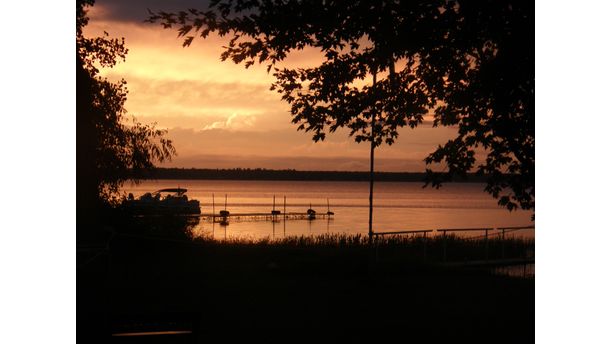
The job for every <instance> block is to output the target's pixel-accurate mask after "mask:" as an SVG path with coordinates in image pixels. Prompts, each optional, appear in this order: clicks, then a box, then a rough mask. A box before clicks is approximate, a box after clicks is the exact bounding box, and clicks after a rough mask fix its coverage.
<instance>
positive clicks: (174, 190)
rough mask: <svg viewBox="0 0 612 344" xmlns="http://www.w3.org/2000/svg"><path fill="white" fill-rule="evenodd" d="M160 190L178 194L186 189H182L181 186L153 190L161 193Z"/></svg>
mask: <svg viewBox="0 0 612 344" xmlns="http://www.w3.org/2000/svg"><path fill="white" fill-rule="evenodd" d="M162 192H171V193H177V194H179V195H182V194H184V193H185V192H187V189H182V188H175V189H172V188H171V189H161V190H157V191H155V193H156V194H157V193H162Z"/></svg>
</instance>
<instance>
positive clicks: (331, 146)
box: [85, 0, 456, 172]
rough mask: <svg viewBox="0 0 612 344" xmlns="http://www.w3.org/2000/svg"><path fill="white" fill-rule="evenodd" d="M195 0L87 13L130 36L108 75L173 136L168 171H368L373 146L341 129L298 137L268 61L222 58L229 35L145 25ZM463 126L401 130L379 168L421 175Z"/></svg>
mask: <svg viewBox="0 0 612 344" xmlns="http://www.w3.org/2000/svg"><path fill="white" fill-rule="evenodd" d="M205 7H206V2H204V1H195V0H179V1H171V2H170V1H160V0H149V1H146V0H137V1H121V0H98V1H96V3H95V5H94V7H92V8H90V9H89V17H90V21H89V25H88V26H87V27H86V28H85V35H86V36H88V37H93V36H100V35H102V33H103V32H104V31H106V32H108V34H109V35H110V37H117V38H119V37H124V38H125V45H126V47H127V48H128V50H129V52H128V55H127V58H126V61H125V62H121V63H119V64H118V65H116V66H115V67H114V68H112V69H102V71H101V74H102V75H103V76H105V77H108V78H109V79H110V80H120V79H121V78H123V79H125V80H126V81H127V87H128V90H129V94H128V100H127V102H126V109H127V110H128V114H129V115H133V116H134V117H136V119H137V120H138V121H139V122H141V123H157V126H158V127H160V128H164V129H167V130H168V134H167V136H168V138H170V139H171V140H172V141H173V143H174V146H175V148H176V150H177V153H178V155H177V156H175V157H174V158H173V159H172V161H170V162H167V163H164V164H162V165H161V166H163V167H187V168H190V167H196V168H237V167H240V168H273V169H298V170H338V171H340V170H350V171H366V170H368V169H369V144H368V143H367V142H364V143H361V144H358V143H356V142H354V139H353V138H351V137H349V136H348V131H344V130H340V131H337V132H336V133H333V134H331V135H328V136H327V137H326V139H325V141H323V142H316V143H315V142H314V141H313V140H312V135H311V134H310V133H306V132H304V131H297V125H295V124H292V123H291V119H292V117H291V115H290V112H289V110H290V105H289V104H288V103H286V102H284V101H282V100H281V99H280V97H281V96H280V94H278V93H276V92H275V91H270V85H271V84H272V83H273V82H274V77H273V76H272V74H269V73H267V72H266V68H265V66H264V65H262V66H258V65H255V66H253V67H250V68H249V69H245V68H244V66H243V65H236V64H234V63H233V62H230V61H226V62H222V61H221V59H220V55H221V52H222V51H223V48H222V46H223V45H224V44H225V42H226V39H224V38H220V37H217V36H214V35H211V36H209V38H207V39H206V40H204V39H201V38H199V39H198V38H196V39H195V40H194V41H193V43H192V44H191V46H190V47H187V48H183V47H182V39H180V38H178V37H177V31H176V29H166V30H164V29H163V28H162V27H161V26H160V25H159V24H150V23H145V22H144V20H145V19H146V18H147V17H148V12H147V9H151V10H153V11H157V10H164V11H177V10H186V9H188V8H200V9H205ZM321 60H322V57H321V54H320V53H319V52H318V51H317V50H314V49H305V50H304V51H302V52H299V53H293V54H290V55H289V57H288V59H287V60H286V61H284V62H283V63H282V64H281V65H280V66H287V67H297V66H300V67H308V66H316V65H317V64H318V62H319V61H321ZM455 134H456V129H454V128H447V127H438V128H432V126H431V122H430V121H425V122H424V123H423V124H422V125H421V126H420V127H418V128H417V129H410V128H402V129H401V130H400V134H399V139H398V140H397V141H396V142H395V144H394V145H392V146H387V145H384V146H381V147H380V148H378V149H377V150H376V153H375V154H376V159H375V169H376V170H378V171H391V172H399V171H407V172H422V171H424V170H425V163H424V162H423V159H424V158H425V157H426V156H427V155H428V154H429V153H431V152H433V151H434V150H435V148H436V147H437V146H438V145H439V144H444V143H445V142H446V141H447V140H449V139H450V138H452V137H454V136H455Z"/></svg>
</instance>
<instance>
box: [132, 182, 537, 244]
mask: <svg viewBox="0 0 612 344" xmlns="http://www.w3.org/2000/svg"><path fill="white" fill-rule="evenodd" d="M422 185H423V184H422V183H403V182H400V183H390V182H385V183H383V182H380V183H377V184H375V185H374V218H373V227H374V231H397V230H409V229H436V228H471V227H503V226H508V227H509V226H526V225H533V222H532V221H531V215H532V212H528V211H515V212H512V213H510V212H508V211H507V210H505V209H503V208H500V207H499V206H498V205H497V202H496V201H495V200H494V199H493V198H492V197H490V196H489V195H488V194H486V193H485V192H483V189H484V184H477V183H460V184H447V185H444V186H443V187H442V188H440V189H438V190H436V189H431V188H425V189H424V188H422ZM179 186H180V187H182V188H186V189H188V192H187V195H188V196H189V198H190V199H192V198H193V199H197V200H199V201H200V205H201V209H202V213H212V211H213V207H212V195H213V194H214V195H215V212H216V213H218V212H219V210H222V209H223V207H224V202H225V195H226V194H227V210H228V211H230V212H231V213H247V212H259V213H264V212H265V213H269V212H270V211H271V210H272V200H273V196H275V195H276V209H277V210H281V211H282V210H283V196H286V198H287V208H286V209H287V212H305V211H306V209H308V207H309V206H310V205H311V204H312V208H313V209H314V210H316V211H317V212H318V213H325V212H327V200H328V199H329V203H330V210H331V211H333V212H335V217H334V219H332V220H314V221H307V220H290V221H286V222H282V221H281V222H277V223H273V222H269V221H256V222H244V221H243V222H236V221H234V222H230V224H229V225H228V226H220V225H219V224H214V225H213V224H212V223H210V222H207V221H200V223H199V224H198V225H197V227H196V229H195V231H196V234H197V235H202V236H213V237H215V238H218V239H222V238H231V237H251V238H261V237H270V238H278V237H282V236H285V235H287V236H289V235H310V234H323V233H349V234H356V233H363V234H366V233H367V232H368V195H369V184H368V182H320V181H316V182H311V181H227V180H158V181H145V182H142V183H140V184H138V185H133V184H126V185H125V187H124V191H125V192H131V193H133V194H134V195H135V196H140V195H142V194H144V193H145V192H151V191H155V190H158V189H162V188H170V187H179ZM463 234H466V235H475V234H480V233H476V232H472V233H463ZM512 235H528V236H532V235H533V230H525V231H518V232H515V233H512Z"/></svg>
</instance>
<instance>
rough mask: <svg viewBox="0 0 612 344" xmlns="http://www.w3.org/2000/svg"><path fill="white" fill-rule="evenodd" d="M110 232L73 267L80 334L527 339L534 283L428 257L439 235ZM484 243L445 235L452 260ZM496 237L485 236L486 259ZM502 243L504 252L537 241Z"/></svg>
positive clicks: (438, 248)
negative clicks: (98, 252) (96, 253)
mask: <svg viewBox="0 0 612 344" xmlns="http://www.w3.org/2000/svg"><path fill="white" fill-rule="evenodd" d="M183 225H184V224H183ZM115 230H116V231H117V233H118V234H119V235H117V236H115V237H114V239H113V240H112V241H111V244H110V249H109V251H108V254H105V255H102V256H100V257H99V258H97V259H95V260H93V261H91V262H90V263H88V264H87V265H85V266H83V267H81V268H79V269H78V270H77V316H78V319H79V320H78V322H77V330H78V336H77V337H78V339H79V342H95V341H96V340H97V341H101V342H122V341H124V342H130V343H134V342H138V340H139V339H138V338H130V339H129V341H127V340H128V339H126V338H120V337H111V334H112V333H116V332H120V331H133V330H138V329H140V330H142V329H157V330H159V329H164V330H167V329H175V330H176V329H184V328H188V329H189V330H191V331H192V333H191V334H190V335H185V336H183V337H179V336H175V337H166V338H162V337H163V336H161V337H157V338H152V337H149V338H145V339H146V341H144V342H152V340H156V341H157V342H180V341H181V340H184V342H202V343H205V342H245V341H248V342H258V341H266V342H310V343H311V342H317V343H320V342H369V343H372V342H376V343H378V342H398V341H412V340H415V341H418V339H424V340H426V341H427V342H434V343H435V342H449V341H452V342H461V341H463V340H466V341H469V342H471V343H485V342H486V343H489V342H496V343H516V342H521V343H525V342H527V343H529V342H533V340H534V339H533V332H534V295H533V294H534V281H533V280H530V279H527V280H525V279H516V278H507V277H504V276H496V275H493V274H491V273H489V272H488V271H483V270H463V269H461V270H458V269H448V268H442V267H438V266H437V265H435V264H430V263H435V262H440V261H442V248H443V246H442V245H443V244H444V242H443V241H442V238H440V237H433V238H429V239H428V240H427V241H426V242H425V241H423V239H422V238H420V237H409V236H392V237H384V238H382V239H381V240H379V241H377V244H376V247H378V259H376V251H375V250H373V249H372V248H371V247H370V246H369V244H368V238H367V236H363V235H343V234H332V235H319V236H312V237H305V236H302V237H285V238H280V239H274V240H272V239H229V240H225V241H213V240H210V239H205V238H192V237H191V234H190V231H189V227H188V224H187V226H175V227H172V226H170V225H159V226H158V227H156V228H148V227H146V226H145V227H143V226H138V225H135V224H134V223H127V224H126V225H125V226H122V227H119V226H116V227H115ZM425 244H426V246H425ZM484 244H485V241H484V240H483V239H476V240H467V241H466V240H462V239H460V238H457V237H450V236H449V237H447V239H446V245H447V258H449V260H450V258H451V257H452V259H455V260H462V259H472V257H473V258H474V259H476V258H479V257H480V258H481V259H482V256H483V254H484V246H483V245H484ZM501 244H502V241H501V240H498V239H495V240H489V241H488V245H489V254H490V255H491V258H493V257H496V256H497V255H498V254H501V253H496V252H498V249H501ZM503 244H504V254H505V255H506V257H508V258H510V257H514V256H521V255H525V254H528V253H529V252H531V251H533V247H534V243H533V241H529V240H519V239H512V238H507V239H505V240H504V241H503ZM425 247H426V249H425V250H424V248H425ZM424 253H425V257H426V259H425V260H424V259H423V258H424Z"/></svg>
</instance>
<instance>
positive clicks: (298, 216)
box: [199, 212, 333, 223]
mask: <svg viewBox="0 0 612 344" xmlns="http://www.w3.org/2000/svg"><path fill="white" fill-rule="evenodd" d="M199 216H200V218H202V219H204V220H205V221H210V222H215V223H216V222H223V221H228V220H232V221H281V220H317V219H332V218H333V214H326V213H320V214H319V213H314V214H312V213H299V212H291V213H284V214H283V213H279V214H272V213H230V214H229V215H226V216H222V215H220V214H200V215H199Z"/></svg>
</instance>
